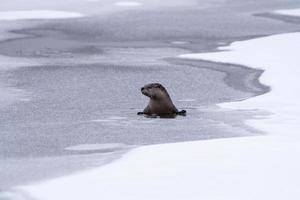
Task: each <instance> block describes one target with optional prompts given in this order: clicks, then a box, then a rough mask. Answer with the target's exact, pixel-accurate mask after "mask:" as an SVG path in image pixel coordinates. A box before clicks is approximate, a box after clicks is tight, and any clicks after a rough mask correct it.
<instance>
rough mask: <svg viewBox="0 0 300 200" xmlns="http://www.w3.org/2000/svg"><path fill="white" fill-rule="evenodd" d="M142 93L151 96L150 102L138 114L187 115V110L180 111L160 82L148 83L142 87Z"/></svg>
mask: <svg viewBox="0 0 300 200" xmlns="http://www.w3.org/2000/svg"><path fill="white" fill-rule="evenodd" d="M141 92H142V94H144V95H145V96H148V97H149V98H150V101H149V104H148V105H147V106H146V108H145V109H144V111H143V112H139V113H138V114H146V115H159V116H168V115H170V116H171V115H185V113H186V111H185V110H182V111H178V109H177V108H176V107H175V105H174V104H173V102H172V100H171V98H170V95H169V94H168V92H167V90H166V89H165V88H164V87H163V86H162V85H161V84H159V83H151V84H147V85H145V86H144V87H142V88H141Z"/></svg>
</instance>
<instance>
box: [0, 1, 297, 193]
mask: <svg viewBox="0 0 300 200" xmlns="http://www.w3.org/2000/svg"><path fill="white" fill-rule="evenodd" d="M178 2H180V1H178ZM178 2H177V3H178ZM296 4H297V2H296V1H289V2H287V1H284V2H283V1H247V4H246V3H245V2H243V1H228V2H227V1H221V0H220V1H215V2H214V3H211V1H207V2H206V1H204V2H198V3H196V4H195V2H194V1H187V3H186V5H187V6H186V7H182V6H181V7H178V6H174V7H168V6H167V7H157V6H154V5H152V6H150V7H149V9H145V8H141V9H137V10H136V9H133V10H121V11H120V10H118V11H115V12H112V13H109V14H105V15H104V16H103V15H101V16H97V15H96V16H93V17H88V18H83V19H76V20H75V19H70V20H53V21H44V22H39V23H37V22H34V26H33V27H32V23H33V22H30V21H29V22H24V23H23V24H22V26H23V28H22V29H20V30H17V31H14V32H15V33H21V34H28V35H29V37H27V38H23V39H10V40H7V41H3V42H1V45H0V53H1V54H2V55H5V56H10V57H15V58H16V59H18V58H21V57H26V58H29V59H31V60H34V61H37V62H40V63H41V64H40V65H38V66H30V65H29V66H26V63H24V64H25V66H26V67H24V68H18V69H14V70H10V71H2V72H1V82H3V83H6V85H8V86H9V87H10V88H14V89H18V90H20V91H22V97H20V99H18V101H16V102H14V103H13V104H9V105H7V106H4V107H0V113H1V115H0V130H1V133H0V188H3V189H8V188H11V187H13V186H16V185H22V184H26V183H30V182H32V181H39V180H43V179H45V178H53V177H56V176H60V175H65V174H69V173H72V172H75V171H79V170H82V169H86V168H91V167H95V166H99V165H100V164H105V163H107V162H111V161H112V160H113V159H116V158H118V157H119V156H121V155H122V153H124V152H126V151H127V150H128V149H130V148H132V147H135V146H139V145H148V144H160V143H169V142H182V141H191V140H200V139H216V138H224V137H238V136H251V135H257V134H263V133H262V132H260V131H259V130H254V129H253V128H251V127H248V126H246V125H245V124H244V122H245V121H246V120H250V119H253V118H255V117H259V116H265V115H268V113H265V112H264V111H257V110H249V111H239V110H224V109H221V108H219V107H218V106H216V104H218V103H222V102H229V101H238V100H242V99H245V98H250V97H253V96H256V95H260V94H263V93H266V92H268V91H269V88H268V86H264V85H261V84H260V83H259V81H258V78H259V76H260V74H261V73H263V72H262V71H261V70H256V69H251V68H246V67H243V66H236V65H230V64H219V63H211V62H204V61H187V60H180V59H177V58H176V56H177V55H180V54H183V53H189V52H204V51H210V50H213V49H215V48H216V47H217V46H219V45H226V44H228V43H230V42H232V41H236V40H241V39H248V38H253V37H257V36H260V35H269V34H275V33H281V32H288V31H296V30H297V29H298V30H299V27H300V26H299V24H297V23H296V24H295V22H294V21H293V23H288V22H286V23H282V22H281V21H277V20H274V19H270V18H264V17H254V16H252V15H251V14H254V13H265V12H267V11H270V10H273V9H278V8H284V7H285V6H286V7H288V6H293V5H296ZM298 4H299V3H298ZM195 5H198V6H195ZM93 9H94V8H92V7H91V8H90V9H87V10H88V11H90V12H94V10H93ZM110 9H111V8H110ZM220 10H222V12H220ZM277 17H278V16H277ZM279 18H280V17H279ZM0 23H1V22H0ZM24 24H25V25H24ZM26 25H28V27H27V28H24V26H25V27H26ZM151 82H160V83H162V84H163V85H164V86H165V87H166V88H167V90H168V91H169V93H170V95H171V97H172V99H173V102H174V104H175V105H176V106H177V108H178V109H185V110H187V112H188V113H187V116H186V117H182V116H178V117H177V118H175V119H160V118H155V119H153V118H145V117H143V116H138V115H136V113H137V112H139V111H142V110H143V109H144V107H145V106H146V105H147V102H148V99H147V98H146V97H145V96H143V95H142V94H141V93H140V87H141V86H143V85H145V84H147V83H151ZM90 144H92V145H91V146H89V145H90ZM93 144H94V145H93ZM101 144H103V145H102V146H101ZM114 144H120V146H118V148H113V146H114ZM78 145H83V147H85V148H86V150H83V151H70V150H68V149H70V147H73V146H75V147H76V146H77V147H78ZM95 146H96V147H97V148H94V147H95ZM79 147H80V146H79ZM89 148H90V149H89ZM32 172H34V173H32Z"/></svg>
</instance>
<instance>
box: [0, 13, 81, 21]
mask: <svg viewBox="0 0 300 200" xmlns="http://www.w3.org/2000/svg"><path fill="white" fill-rule="evenodd" d="M78 17H83V14H81V13H76V12H66V11H57V10H16V11H1V12H0V21H1V20H5V21H7V20H25V19H63V18H78Z"/></svg>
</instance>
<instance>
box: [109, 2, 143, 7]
mask: <svg viewBox="0 0 300 200" xmlns="http://www.w3.org/2000/svg"><path fill="white" fill-rule="evenodd" d="M114 5H115V6H124V7H136V6H142V3H140V2H136V1H118V2H115V3H114Z"/></svg>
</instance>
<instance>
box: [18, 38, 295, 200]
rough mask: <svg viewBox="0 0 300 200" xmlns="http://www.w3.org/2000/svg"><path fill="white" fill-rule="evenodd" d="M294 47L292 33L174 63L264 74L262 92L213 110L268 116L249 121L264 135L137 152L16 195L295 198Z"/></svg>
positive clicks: (235, 199)
mask: <svg viewBox="0 0 300 200" xmlns="http://www.w3.org/2000/svg"><path fill="white" fill-rule="evenodd" d="M299 44H300V33H290V34H282V35H275V36H269V37H264V38H258V39H252V40H248V41H241V42H234V43H233V44H231V45H230V46H229V47H223V48H222V50H224V51H223V52H217V53H205V54H187V55H181V56H180V57H182V58H185V59H205V60H211V61H216V62H226V63H236V64H242V65H246V66H251V67H256V68H263V69H265V70H266V71H265V73H264V74H263V75H262V77H261V81H262V82H263V83H265V84H268V85H271V86H272V91H271V92H270V93H268V94H266V95H262V96H258V97H255V98H252V99H249V100H246V101H241V102H236V103H229V104H222V105H221V106H224V107H227V108H233V109H263V110H266V111H268V112H271V113H273V115H270V117H268V118H266V119H257V120H255V121H251V122H249V123H251V124H252V125H253V126H255V127H257V128H259V129H262V130H264V131H266V132H267V133H268V134H267V135H266V136H257V137H244V138H232V139H218V140H210V141H197V142H186V143H174V144H164V145H153V146H145V147H141V148H137V149H135V150H133V151H131V152H130V153H128V154H126V155H125V156H124V157H123V158H122V159H120V160H118V161H116V162H113V163H111V164H109V165H106V166H103V167H100V168H97V169H94V170H91V171H86V172H82V173H80V174H75V175H73V176H67V177H61V178H58V179H54V180H50V181H46V182H41V183H36V184H34V185H29V186H22V187H18V188H16V191H19V192H20V193H22V194H24V193H25V194H28V195H29V196H31V197H33V198H34V199H39V200H48V199H49V200H53V199H56V200H65V199H73V200H77V199H78V200H79V199H89V200H93V199H97V200H98V199H99V198H102V199H107V200H109V199H114V200H115V199H124V200H127V199H128V200H129V199H130V200H135V199H138V200H140V199H144V200H148V199H149V200H150V199H151V200H153V199H173V200H177V199H178V200H182V199H189V200H193V199H195V200H198V199H206V200H210V199H212V200H216V199H218V200H228V199H231V200H240V199H243V200H248V199H249V200H253V199H256V200H260V199H262V200H265V199H272V200H282V199H289V200H296V199H299V198H300V191H299V188H298V186H299V185H300V173H299V168H300V162H299V159H298V156H299V154H300V136H299V130H300V125H299V116H300V105H299V104H300V95H299V92H298V91H299V89H300V88H299V87H300V84H299V76H300V69H299V58H298V53H299V52H300V46H299Z"/></svg>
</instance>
